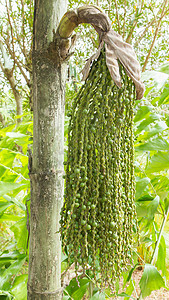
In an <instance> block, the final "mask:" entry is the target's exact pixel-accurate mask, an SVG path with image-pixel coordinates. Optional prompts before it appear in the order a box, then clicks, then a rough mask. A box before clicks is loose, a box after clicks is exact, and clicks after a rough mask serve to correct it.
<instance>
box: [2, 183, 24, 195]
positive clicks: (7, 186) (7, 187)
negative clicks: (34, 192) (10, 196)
mask: <svg viewBox="0 0 169 300" xmlns="http://www.w3.org/2000/svg"><path fill="white" fill-rule="evenodd" d="M21 186H23V184H19V183H15V182H5V181H0V196H2V195H4V194H7V193H9V192H11V191H13V190H15V189H18V188H19V187H21Z"/></svg>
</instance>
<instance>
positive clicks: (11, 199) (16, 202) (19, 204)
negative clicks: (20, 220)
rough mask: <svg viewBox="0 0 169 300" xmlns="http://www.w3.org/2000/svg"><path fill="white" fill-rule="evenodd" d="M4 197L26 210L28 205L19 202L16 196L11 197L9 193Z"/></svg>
mask: <svg viewBox="0 0 169 300" xmlns="http://www.w3.org/2000/svg"><path fill="white" fill-rule="evenodd" d="M3 198H4V199H6V200H7V201H8V202H11V203H13V204H15V205H17V206H18V207H19V208H20V209H22V210H23V211H25V210H26V206H25V204H23V203H21V202H19V201H18V200H17V199H16V198H13V197H10V196H8V195H3Z"/></svg>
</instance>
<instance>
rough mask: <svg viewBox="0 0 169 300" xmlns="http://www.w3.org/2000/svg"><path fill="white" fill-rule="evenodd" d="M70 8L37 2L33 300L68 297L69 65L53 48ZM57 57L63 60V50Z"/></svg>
mask: <svg viewBox="0 0 169 300" xmlns="http://www.w3.org/2000/svg"><path fill="white" fill-rule="evenodd" d="M66 5H67V0H35V18H34V48H33V55H32V56H33V92H34V95H33V101H34V105H33V112H34V142H33V159H32V167H31V169H30V179H31V218H30V248H29V278H28V299H29V300H37V299H38V300H40V299H48V300H49V299H50V300H51V299H57V300H59V299H62V292H61V243H60V236H59V233H58V229H59V219H60V209H61V206H62V198H63V179H62V176H63V159H64V86H65V70H66V65H65V64H64V63H62V64H58V61H59V59H58V57H56V61H57V63H56V61H55V60H54V59H53V58H52V57H53V56H52V55H53V54H52V53H50V45H51V43H52V41H53V33H54V30H56V28H57V27H58V24H59V21H60V18H61V17H62V15H63V14H64V12H65V10H66ZM55 55H56V56H59V54H58V53H57V51H56V54H55Z"/></svg>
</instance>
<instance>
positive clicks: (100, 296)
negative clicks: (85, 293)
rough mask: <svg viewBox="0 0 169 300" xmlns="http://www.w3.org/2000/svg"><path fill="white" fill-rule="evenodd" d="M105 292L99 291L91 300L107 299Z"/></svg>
mask: <svg viewBox="0 0 169 300" xmlns="http://www.w3.org/2000/svg"><path fill="white" fill-rule="evenodd" d="M105 299H106V298H105V293H103V292H99V291H98V292H97V293H96V294H94V295H93V296H92V297H91V298H90V299H89V300H105Z"/></svg>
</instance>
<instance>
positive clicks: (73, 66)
mask: <svg viewBox="0 0 169 300" xmlns="http://www.w3.org/2000/svg"><path fill="white" fill-rule="evenodd" d="M82 4H86V1H78V0H74V1H70V3H69V8H75V7H77V6H81V5H82ZM88 4H95V5H99V6H100V7H101V8H102V9H103V10H104V11H105V12H106V13H108V14H109V16H110V18H111V20H112V26H113V28H114V30H116V31H118V32H119V33H121V34H122V36H123V38H124V39H125V40H127V41H128V42H130V43H132V44H133V46H134V47H135V50H136V52H137V55H138V59H139V61H140V63H141V66H142V69H143V71H144V72H143V74H142V77H143V80H144V82H145V85H146V92H145V95H144V98H143V99H142V100H140V101H137V102H136V105H135V120H134V131H135V175H136V199H135V200H136V205H137V213H138V217H139V226H140V239H141V243H140V246H139V247H138V248H136V247H135V248H134V249H133V253H134V261H133V266H131V267H130V268H129V272H128V274H124V276H123V279H124V287H125V283H128V287H127V289H126V290H125V288H124V291H125V292H123V293H121V294H119V293H120V292H119V290H118V285H117V294H118V295H119V297H120V296H121V297H123V298H125V299H127V295H131V294H132V292H133V290H134V289H135V287H134V281H133V277H132V276H133V271H134V269H135V268H137V267H138V266H139V265H142V267H143V269H144V272H143V276H142V278H141V280H140V288H141V293H142V296H143V297H146V296H148V295H150V293H151V291H152V290H154V289H159V288H160V287H164V286H166V282H167V279H168V277H169V273H168V268H169V256H168V255H169V251H167V250H169V234H168V229H169V228H168V227H169V224H168V222H167V216H168V210H169V152H168V151H169V113H168V103H169V61H168V60H169V57H168V53H169V51H168V50H169V49H168V47H169V46H168V38H169V37H168V34H169V33H168V32H169V30H168V28H169V21H168V19H167V18H168V14H169V4H168V1H167V0H165V1H163V2H160V1H155V0H154V1H153V0H152V1H148V0H147V1H141V0H140V1H137V2H136V1H132V0H129V1H128V0H126V1H121V0H118V1H117V0H112V1H110V0H104V1H88ZM0 5H1V8H2V9H1V15H0V19H1V24H0V31H1V39H0V57H1V59H0V67H1V72H0V76H1V91H0V102H1V106H0V228H1V233H0V238H1V243H0V244H1V247H0V298H1V299H17V300H22V299H23V300H24V299H26V284H27V266H28V252H29V250H28V244H29V237H28V230H29V222H28V220H29V205H30V189H29V174H28V172H29V170H28V154H29V151H30V149H31V148H32V142H33V138H32V134H33V131H32V128H33V124H32V112H31V109H32V92H31V87H32V82H31V49H32V25H33V1H32V0H22V1H13V0H5V3H4V1H3V2H1V3H0ZM83 28H85V29H83V30H82V27H79V28H78V29H77V30H76V31H77V32H76V34H77V42H76V49H75V54H74V56H72V58H71V60H70V61H69V65H68V81H67V86H66V114H67V112H68V111H69V108H70V106H71V100H72V97H74V95H75V94H76V93H77V91H78V89H79V87H80V86H81V84H82V83H81V74H80V73H79V71H80V70H81V68H82V66H83V65H84V61H85V59H86V58H87V57H89V55H90V54H91V53H92V52H93V51H95V48H96V47H97V45H98V37H97V36H96V33H95V32H94V29H93V28H91V27H90V26H88V25H84V26H83ZM84 49H85V51H84ZM68 120H69V117H68V116H66V118H65V157H66V149H67V124H68ZM68 267H69V266H68V264H67V257H66V256H64V255H63V259H62V271H63V275H64V274H67V268H68ZM71 268H73V262H72V267H71ZM79 276H80V274H79ZM79 280H80V287H79V286H78V284H77V282H76V280H75V278H73V279H72V280H71V281H70V283H69V285H68V286H67V287H66V288H65V292H64V299H78V300H79V299H82V298H83V296H84V294H86V295H87V297H88V298H90V299H91V300H94V299H108V298H109V297H111V291H109V290H106V291H105V292H104V293H103V292H102V293H100V292H99V290H98V289H97V288H96V287H94V286H93V284H92V278H91V277H90V274H86V276H85V277H84V278H81V279H79ZM63 281H64V276H63ZM133 299H136V295H135V294H134V296H133Z"/></svg>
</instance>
